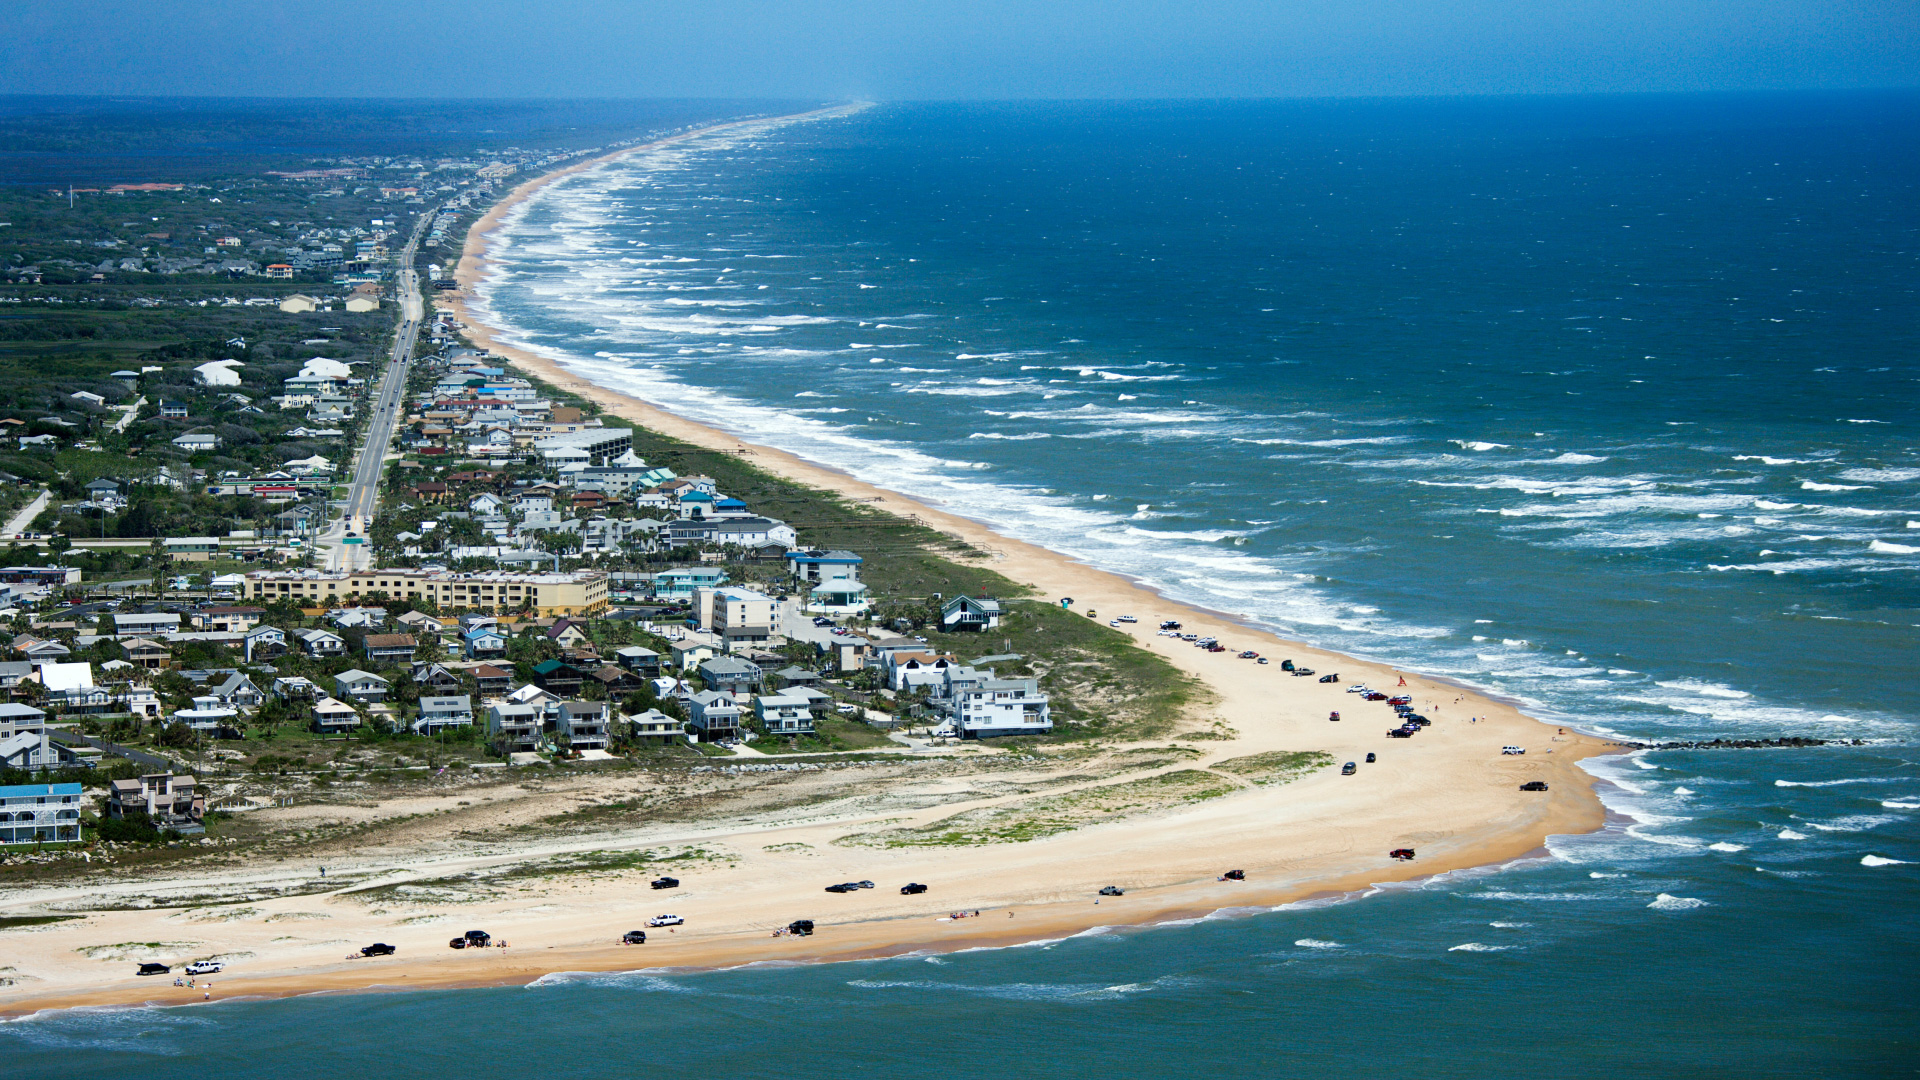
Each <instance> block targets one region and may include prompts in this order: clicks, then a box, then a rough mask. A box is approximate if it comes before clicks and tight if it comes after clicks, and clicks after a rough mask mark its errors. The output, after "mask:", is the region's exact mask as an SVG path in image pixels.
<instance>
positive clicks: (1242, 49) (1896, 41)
mask: <svg viewBox="0 0 1920 1080" xmlns="http://www.w3.org/2000/svg"><path fill="white" fill-rule="evenodd" d="M0 61H3V62H0V94H79V95H100V94H106V95H139V96H203V95H204V96H226V97H433V98H447V97H452V98H522V97H616V98H625V97H729V98H731V97H758V98H767V97H776V98H814V99H843V98H867V99H873V100H896V101H897V100H925V99H994V98H1183V97H1185V98H1191V97H1240V98H1248V97H1255V98H1257V97H1298V96H1394V95H1434V94H1511V93H1596V92H1598V93H1607V92H1658V91H1733V90H1767V89H1814V88H1830V89H1841V88H1864V87H1911V86H1916V85H1920V0H1211V2H1204V0H1028V2H1012V0H908V2H890V0H671V2H658V0H623V2H622V0H436V2H432V3H427V2H420V0H373V2H368V0H354V2H351V3H349V2H340V0H7V2H5V3H3V4H0Z"/></svg>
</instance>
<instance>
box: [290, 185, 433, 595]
mask: <svg viewBox="0 0 1920 1080" xmlns="http://www.w3.org/2000/svg"><path fill="white" fill-rule="evenodd" d="M432 217H433V215H432V214H431V213H425V214H421V215H420V219H419V221H418V223H416V224H415V226H414V229H413V235H412V236H411V237H409V238H408V239H407V246H406V248H405V249H403V250H402V251H401V253H400V259H399V263H400V270H399V272H398V274H397V275H396V276H395V285H396V287H397V290H398V294H399V300H400V327H399V329H398V330H397V331H396V332H395V334H394V337H393V352H392V354H391V355H390V356H389V357H388V359H387V368H386V372H385V373H384V374H383V375H382V376H381V378H380V387H379V389H378V390H376V391H375V392H374V395H373V398H372V400H370V401H369V402H368V403H367V409H368V414H367V431H366V440H365V441H364V442H362V443H361V444H360V454H359V457H358V458H357V459H355V461H354V465H353V479H352V481H351V484H350V486H349V487H348V488H347V498H346V502H345V504H344V506H343V510H344V515H343V516H342V517H341V518H340V519H338V520H336V521H334V522H333V523H332V524H331V525H329V526H328V528H327V530H326V532H324V533H322V534H321V535H320V536H319V538H318V539H317V541H316V543H317V544H318V545H319V547H320V549H321V552H322V553H323V555H324V556H325V559H324V563H323V565H324V566H325V567H326V568H327V569H329V570H358V569H365V568H366V567H368V566H370V565H372V555H371V554H370V553H369V552H368V549H367V545H366V544H365V543H352V544H350V543H348V542H347V541H348V540H350V539H358V540H365V539H366V535H367V529H368V527H369V526H371V525H372V523H373V511H374V504H375V502H376V500H377V499H378V498H379V494H380V473H381V466H382V465H383V464H384V463H385V461H386V456H387V447H388V446H390V445H391V444H392V443H393V432H394V429H395V428H396V427H397V426H398V425H399V422H400V418H401V417H402V416H404V415H406V394H407V371H408V369H409V368H410V367H411V365H412V362H413V345H414V341H415V340H416V339H418V338H419V336H420V320H421V319H422V318H424V317H425V314H426V305H425V304H424V303H423V302H422V300H421V298H420V274H419V272H418V271H417V270H415V269H414V266H413V255H414V250H415V249H416V248H418V247H419V245H420V235H421V233H422V232H423V231H424V230H425V229H426V225H427V222H428V221H429V220H431V219H432Z"/></svg>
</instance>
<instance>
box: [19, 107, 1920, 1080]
mask: <svg viewBox="0 0 1920 1080" xmlns="http://www.w3.org/2000/svg"><path fill="white" fill-rule="evenodd" d="M1917 105H1920V97H1916V96H1915V95H1912V94H1904V95H1866V94H1856V95H1812V94H1808V95H1777V96H1765V97H1760V96H1743V97H1653V96H1649V97H1632V98H1567V99H1504V100H1503V99H1477V100H1455V101H1390V102H1294V103H1239V104H1234V103H1201V104H1195V103H1181V104H1073V105H1058V104H1050V105H1020V106H1015V105H996V106H980V105H967V106H960V105H884V106H878V107H874V108H870V109H866V110H862V111H857V112H851V113H848V114H845V115H840V116H836V117H832V118H827V119H820V120H813V121H808V122H801V123H785V124H767V125H764V126H762V127H760V128H757V129H754V130H750V131H746V132H735V133H730V134H727V135H724V136H716V137H709V138H706V139H704V140H700V141H696V142H693V143H690V144H683V145H680V146H676V147H674V148H670V149H666V150H661V151H658V152H655V153H651V154H649V155H644V156H638V157H634V158H629V159H626V160H625V161H622V162H620V163H616V164H612V165H609V166H606V167H604V168H601V169H598V170H595V171H593V172H589V173H584V174H581V175H579V176H576V177H572V178H569V179H568V180H565V181H563V182H560V183H557V184H555V185H553V186H552V187H550V188H549V189H547V190H546V192H544V193H543V194H542V195H541V196H539V197H538V198H536V199H535V200H533V201H531V202H529V203H528V204H526V205H524V206H523V207H522V208H521V209H519V210H518V211H516V212H515V213H514V214H513V216H512V217H511V218H510V219H509V221H508V223H507V225H506V226H505V228H504V229H503V230H502V232H501V234H500V236H499V239H500V243H499V244H498V245H496V247H495V255H496V261H495V264H494V267H493V271H492V275H491V277H490V278H489V280H488V282H487V283H486V285H485V286H484V288H483V297H482V306H483V308H484V309H485V310H486V311H487V313H488V316H489V319H490V321H493V322H495V323H496V324H497V325H500V326H503V327H505V328H506V329H507V332H508V336H509V337H510V338H511V339H512V340H514V341H516V342H517V343H519V344H522V345H525V346H528V347H531V348H536V349H539V350H541V351H543V352H546V353H548V354H549V355H553V356H555V357H556V358H557V359H560V360H561V361H562V362H563V363H565V364H567V365H568V366H569V367H571V368H572V369H574V370H576V371H578V372H579V373H580V374H582V375H583V376H585V377H587V378H591V379H593V380H595V381H599V382H603V383H606V384H608V385H613V386H617V387H619V388H621V389H624V390H627V391H629V392H632V393H635V394H637V395H639V396H641V397H644V398H647V399H648V400H651V401H654V402H657V403H659V404H661V405H663V406H666V407H667V408H670V409H674V410H676V411H679V412H682V413H685V414H687V415H690V416H692V417H695V418H697V419H701V420H705V421H708V422H711V423H714V424H716V425H719V426H723V427H726V428H729V429H731V430H733V431H736V432H738V433H740V434H741V435H743V436H745V437H747V438H749V439H752V440H755V441H759V442H763V443H768V444H772V445H776V446H780V447H782V448H785V449H789V450H793V451H795V452H798V453H801V454H803V455H806V456H808V457H811V458H814V459H816V460H819V461H822V462H825V463H828V464H831V465H834V466H837V467H839V468H842V469H845V470H846V471H848V472H850V473H853V474H856V475H858V476H861V477H862V478H864V479H868V480H871V481H874V482H876V483H880V484H882V485H885V486H889V487H892V488H895V489H898V490H901V491H903V492H906V493H908V494H912V495H914V496H917V497H920V498H924V499H927V500H929V501H937V502H939V503H942V504H944V505H945V506H947V507H948V508H950V509H952V510H955V511H957V512H959V513H963V514H966V515H968V516H971V517H974V518H977V519H979V520H982V521H985V522H988V523H991V524H993V525H995V526H996V527H998V528H1000V529H1002V530H1004V531H1005V532H1007V533H1009V534H1012V535H1016V536H1019V537H1021V538H1023V539H1027V540H1031V541H1034V542H1037V543H1040V544H1043V545H1046V546H1048V547H1052V548H1054V549H1056V550H1060V551H1065V552H1069V553H1071V554H1073V555H1075V556H1077V557H1080V558H1082V559H1084V560H1086V561H1087V562H1089V563H1092V564H1094V565H1097V566H1102V567H1106V568H1109V569H1113V570H1117V571H1122V572H1125V573H1129V574H1133V575H1135V576H1138V577H1140V578H1141V579H1143V580H1145V581H1146V582H1148V583H1149V584H1151V585H1153V586H1154V587H1156V588H1158V589H1160V590H1162V591H1164V592H1165V593H1166V594H1168V595H1170V596H1173V597H1177V598H1179V599H1182V600H1188V601H1192V602H1196V603H1200V604H1204V605H1206V606H1209V607H1213V608H1217V609H1220V610H1224V611H1228V612H1231V613H1234V614H1236V615H1239V616H1242V617H1244V618H1245V619H1247V620H1248V621H1249V622H1251V623H1255V624H1258V625H1263V626H1268V627H1271V628H1273V629H1275V630H1277V631H1280V632H1282V633H1285V634H1288V635H1291V636H1296V637H1300V638H1304V639H1307V640H1310V641H1313V642H1315V643H1317V644H1321V645H1325V646H1328V647H1332V648H1336V649H1341V650H1344V651H1349V652H1355V653H1362V654H1366V655H1369V656H1373V657H1378V658H1383V659H1387V660H1391V661H1393V662H1395V663H1398V664H1402V665H1405V666H1409V667H1413V668H1416V669H1419V670H1424V671H1429V672H1433V673H1436V674H1442V675H1447V676H1450V677H1453V678H1456V679H1460V680H1462V681H1466V682H1470V683H1473V684H1475V685H1479V686H1482V687H1485V688H1487V689H1489V690H1493V691H1496V692H1499V693H1503V694H1507V695H1510V696H1512V697H1515V698H1518V699H1520V700H1522V701H1523V702H1525V703H1527V705H1528V706H1529V707H1530V708H1531V709H1532V710H1533V711H1534V712H1535V713H1536V714H1537V715H1541V716H1543V717H1547V718H1550V719H1553V720H1556V721H1562V722H1566V723H1570V724H1575V725H1578V726H1580V727H1583V728H1585V729H1588V730H1593V731H1599V732H1606V733H1614V734H1620V735H1625V736H1630V737H1635V738H1650V739H1670V738H1671V739H1677V738H1688V739H1692V738H1711V737H1716V736H1736V737H1765V736H1777V735H1786V734H1793V735H1813V736H1818V737H1823V738H1834V739H1860V740H1864V741H1865V745H1861V746H1858V747H1846V748H1824V749H1820V750H1806V751H1769V752H1749V753H1734V752H1677V751H1666V752H1653V753H1644V754H1639V755H1635V756H1633V757H1630V758H1615V759H1608V760H1604V761H1599V762H1594V763H1592V765H1591V770H1592V771H1593V772H1595V773H1596V774H1597V775H1598V776H1600V777H1601V779H1602V783H1601V785H1600V790H1601V794H1602V796H1603V798H1604V799H1605V800H1606V802H1607V803H1608V806H1609V807H1610V809H1612V810H1613V811H1614V814H1615V820H1614V824H1612V825H1610V826H1609V827H1608V828H1607V829H1606V830H1605V831H1603V832H1602V833H1600V834H1596V835H1594V836H1588V837H1577V838H1561V839H1556V840H1555V841H1554V842H1553V843H1552V844H1551V845H1550V849H1551V854H1550V856H1548V857H1543V858H1541V859H1537V860H1531V861H1527V862H1524V863H1521V864H1516V865H1514V866H1511V867H1506V868H1500V869H1497V870H1494V871H1489V872H1485V873H1472V874H1463V875H1455V876H1451V877H1448V878H1445V879H1441V880H1437V881H1432V882H1427V883H1424V884H1423V885H1421V886H1418V887H1412V888H1399V889H1392V890H1386V891H1383V892H1380V893H1378V894H1375V895H1369V896H1366V897H1364V898H1349V899H1348V900H1347V901H1346V902H1338V903H1330V904H1324V905H1308V906H1295V907H1291V908H1289V909H1285V910H1281V911H1276V912H1259V913H1253V912H1238V913H1230V914H1228V915H1223V916H1222V917H1220V918H1218V919H1213V920H1208V921H1205V922H1202V923H1198V924H1194V925H1188V926H1180V927H1161V928H1156V929H1152V930H1144V931H1120V932H1114V933H1108V934H1099V935H1093V936H1088V937H1083V938H1078V939H1073V940H1069V941H1064V942H1059V943H1055V944H1051V945H1046V946H1036V947H1030V948H1022V949H1012V950H1002V951H996V952H978V953H969V954H961V955H955V956H948V957H934V958H924V957H923V958H906V959H896V960H888V961H878V962H872V963H861V964H850V965H836V966H830V967H818V968H785V969H767V968H755V969H748V970H742V971H734V972H724V973H708V974H680V975H674V974H660V973H654V974H643V975H629V976H613V977H583V978H579V979H570V978H550V979H547V980H543V981H542V983H541V984H539V985H537V986H534V987H530V988H524V989H513V990H501V991H468V992H460V993H456V994H409V995H393V996H383V997H354V998H327V999H309V1000H304V1001H298V1002H280V1003H251V1004H249V1003H238V1004H228V1005H223V1006H219V1007H216V1008H197V1009H191V1010H176V1011H171V1012H158V1011H145V1010H137V1011H133V1012H119V1013H112V1014H99V1013H92V1014H67V1015H63V1016H60V1017H43V1018H39V1019H36V1020H33V1021H28V1022H24V1023H16V1024H12V1025H6V1026H4V1027H3V1028H0V1039H4V1040H6V1041H7V1043H8V1044H9V1045H8V1048H7V1051H6V1052H7V1053H9V1054H10V1055H12V1054H17V1055H19V1056H18V1057H17V1058H15V1059H14V1060H19V1061H23V1062H26V1063H27V1064H28V1065H29V1066H30V1071H29V1074H31V1075H52V1074H53V1070H54V1069H55V1068H56V1067H57V1068H58V1070H59V1071H60V1072H63V1073H66V1074H72V1075H90V1070H91V1071H93V1072H99V1073H102V1074H104V1073H105V1072H106V1071H107V1070H108V1069H110V1068H112V1069H117V1068H119V1067H121V1066H122V1065H124V1063H125V1062H126V1061H127V1060H128V1058H127V1057H126V1056H125V1054H126V1053H128V1052H132V1053H134V1054H136V1055H137V1056H136V1058H135V1059H134V1060H137V1061H138V1062H139V1063H140V1067H141V1068H143V1069H148V1070H150V1071H152V1072H154V1073H156V1074H158V1075H174V1074H176V1073H185V1072H188V1071H194V1072H204V1071H206V1070H207V1069H208V1068H227V1069H229V1070H238V1071H242V1072H245V1071H247V1069H246V1067H245V1066H246V1065H247V1064H249V1063H252V1062H257V1061H258V1060H260V1059H259V1057H258V1055H259V1053H260V1047H262V1046H268V1047H271V1048H272V1051H271V1058H270V1060H272V1061H273V1063H274V1065H275V1069H274V1071H275V1073H276V1074H277V1075H289V1076H293V1075H306V1074H308V1073H315V1074H317V1073H319V1072H321V1071H322V1070H323V1069H324V1070H325V1071H328V1072H332V1071H337V1069H338V1068H339V1067H340V1066H341V1065H342V1064H350V1065H351V1066H352V1067H354V1068H356V1069H357V1070H358V1071H361V1072H363V1073H369V1074H372V1075H413V1074H415V1073H418V1072H424V1071H439V1070H441V1069H443V1068H450V1067H453V1066H454V1064H455V1063H456V1062H457V1063H458V1067H460V1068H462V1069H465V1070H468V1071H472V1072H475V1073H478V1074H480V1075H496V1074H498V1075H505V1074H506V1073H507V1072H508V1071H509V1070H520V1069H525V1068H527V1067H530V1066H532V1065H534V1064H536V1063H537V1065H538V1067H539V1068H541V1069H543V1070H544V1071H547V1072H552V1073H556V1074H558V1075H568V1076H574V1075H578V1076H599V1075H612V1074H620V1073H624V1072H627V1071H633V1069H634V1068H635V1067H645V1068H649V1069H651V1068H668V1069H705V1070H711V1071H715V1072H718V1073H720V1074H723V1075H729V1076H734V1075H738V1076H789V1075H803V1076H813V1075H824V1074H827V1073H833V1072H850V1071H854V1072H880V1071H882V1070H888V1071H898V1070H906V1069H916V1070H937V1071H938V1072H940V1073H948V1074H958V1075H964V1076H1002V1075H1028V1074H1042V1073H1053V1074H1064V1075H1090V1074H1094V1073H1096V1072H1099V1073H1107V1074H1114V1075H1121V1076H1156V1077H1157V1076H1177V1075H1184V1074H1185V1073H1187V1072H1189V1071H1191V1070H1192V1069H1193V1068H1195V1067H1210V1068H1235V1067H1238V1068H1251V1069H1253V1070H1255V1071H1256V1072H1257V1073H1258V1074H1260V1075H1279V1076H1294V1075H1299V1076H1318V1075H1324V1074H1326V1073H1327V1072H1328V1071H1329V1070H1331V1069H1338V1068H1351V1067H1354V1066H1361V1067H1364V1068H1366V1069H1367V1071H1368V1072H1369V1073H1371V1074H1380V1075H1394V1076H1399V1075H1416V1074H1418V1075H1443V1076H1481V1075H1486V1074H1487V1073H1489V1072H1491V1071H1492V1070H1495V1069H1503V1068H1512V1067H1521V1068H1534V1069H1540V1068H1545V1069H1547V1070H1549V1071H1551V1072H1552V1073H1553V1074H1555V1075H1559V1074H1567V1075H1592V1074H1595V1073H1598V1072H1600V1071H1602V1070H1609V1071H1611V1070H1617V1069H1621V1068H1630V1069H1635V1070H1638V1071H1641V1072H1644V1073H1649V1074H1653V1075H1697V1074H1700V1073H1702V1072H1711V1073H1713V1074H1715V1075H1729V1076H1778V1075H1794V1074H1800V1075H1822V1076H1828V1075H1832V1076H1865V1075H1905V1074H1910V1073H1911V1072H1912V1071H1913V1066H1912V1061H1913V1059H1914V1057H1915V1054H1914V1050H1913V1046H1912V1044H1913V1036H1912V1034H1911V1032H1912V1030H1913V1024H1914V1021H1915V1019H1916V1014H1917V1013H1920V1009H1917V1008H1916V1006H1915V1004H1914V995H1913V993H1912V988H1913V976H1912V974H1911V973H1912V972H1913V970H1914V967H1913V965H1914V962H1915V960H1916V959H1920V956H1917V955H1916V954H1917V952H1920V950H1916V933H1915V931H1914V929H1913V928H1912V925H1911V919H1910V918H1908V917H1907V912H1908V910H1909V909H1910V908H1911V906H1912V904H1913V901H1914V900H1915V898H1916V895H1917V894H1920V889H1917V888H1916V885H1917V884H1920V828H1917V827H1916V815H1917V814H1920V768H1917V767H1916V761H1915V760H1914V758H1915V752H1914V742H1915V735H1916V728H1920V707H1917V706H1915V705H1914V703H1913V698H1912V695H1911V692H1910V690H1909V685H1910V684H1911V682H1912V680H1913V676H1914V675H1915V674H1916V669H1917V668H1920V665H1916V663H1915V657H1916V655H1920V650H1917V649H1916V646H1920V627H1917V626H1916V624H1920V439H1917V437H1916V423H1915V422H1916V407H1915V406H1916V402H1917V401H1920V384H1917V383H1916V377H1917V376H1920V364H1917V363H1916V349H1915V346H1916V344H1917V343H1920V333H1917V331H1920V324H1917V323H1916V319H1915V312H1916V310H1920V308H1917V307H1916V304H1915V299H1916V298H1915V287H1916V283H1917V282H1920V273H1916V261H1920V246H1917V245H1920V198H1917V197H1916V190H1915V180H1916V177H1920V167H1917V166H1920V108H1916V106H1917ZM1141 614H1142V615H1146V614H1149V613H1148V612H1144V611H1143V612H1141ZM502 1013H505V1014H508V1015H511V1016H513V1017H514V1018H515V1023H514V1025H513V1027H514V1028H515V1030H516V1032H518V1034H515V1035H511V1036H507V1037H505V1038H502V1037H501V1035H502V1034H503V1033H501V1032H500V1031H499V1029H498V1027H497V1026H494V1025H485V1024H483V1025H481V1027H483V1028H485V1029H486V1030H487V1034H486V1035H485V1036H484V1037H483V1039H482V1042H483V1043H484V1044H485V1050H484V1052H480V1051H476V1050H475V1048H474V1045H473V1032H472V1030H471V1028H470V1027H469V1026H468V1025H466V1024H463V1023H445V1024H437V1023H436V1021H437V1020H439V1019H441V1018H444V1017H450V1016H460V1017H485V1016H496V1015H499V1014H502ZM343 1032H351V1033H352V1034H351V1036H350V1037H348V1038H343V1037H342V1033H343ZM541 1043H544V1044H546V1047H551V1046H553V1045H560V1046H569V1047H577V1046H580V1045H592V1046H594V1047H596V1048H597V1049H599V1050H601V1052H599V1053H595V1054H588V1055H575V1054H568V1055H552V1054H550V1053H548V1052H547V1050H546V1048H545V1047H543V1046H541V1045H538V1044H541ZM401 1047H404V1048H405V1049H404V1050H401V1049H399V1048H401ZM605 1051H612V1053H611V1054H608V1053H606V1052H605Z"/></svg>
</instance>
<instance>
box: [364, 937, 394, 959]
mask: <svg viewBox="0 0 1920 1080" xmlns="http://www.w3.org/2000/svg"><path fill="white" fill-rule="evenodd" d="M395 951H396V950H395V949H394V947H393V946H391V945H389V944H387V943H386V942H384V941H376V942H374V943H373V944H371V945H369V946H367V947H366V948H364V949H361V950H360V955H361V956H392V955H393V954H394V952H395Z"/></svg>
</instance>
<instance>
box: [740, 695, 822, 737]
mask: <svg viewBox="0 0 1920 1080" xmlns="http://www.w3.org/2000/svg"><path fill="white" fill-rule="evenodd" d="M811 706H812V703H811V702H809V701H808V700H807V699H806V698H804V697H799V696H797V695H787V694H773V695H769V696H765V697H758V698H755V699H754V701H753V709H754V714H755V715H756V716H757V717H758V718H759V720H760V729H761V730H762V731H765V732H766V733H767V734H769V735H811V734H813V709H812V707H811Z"/></svg>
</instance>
